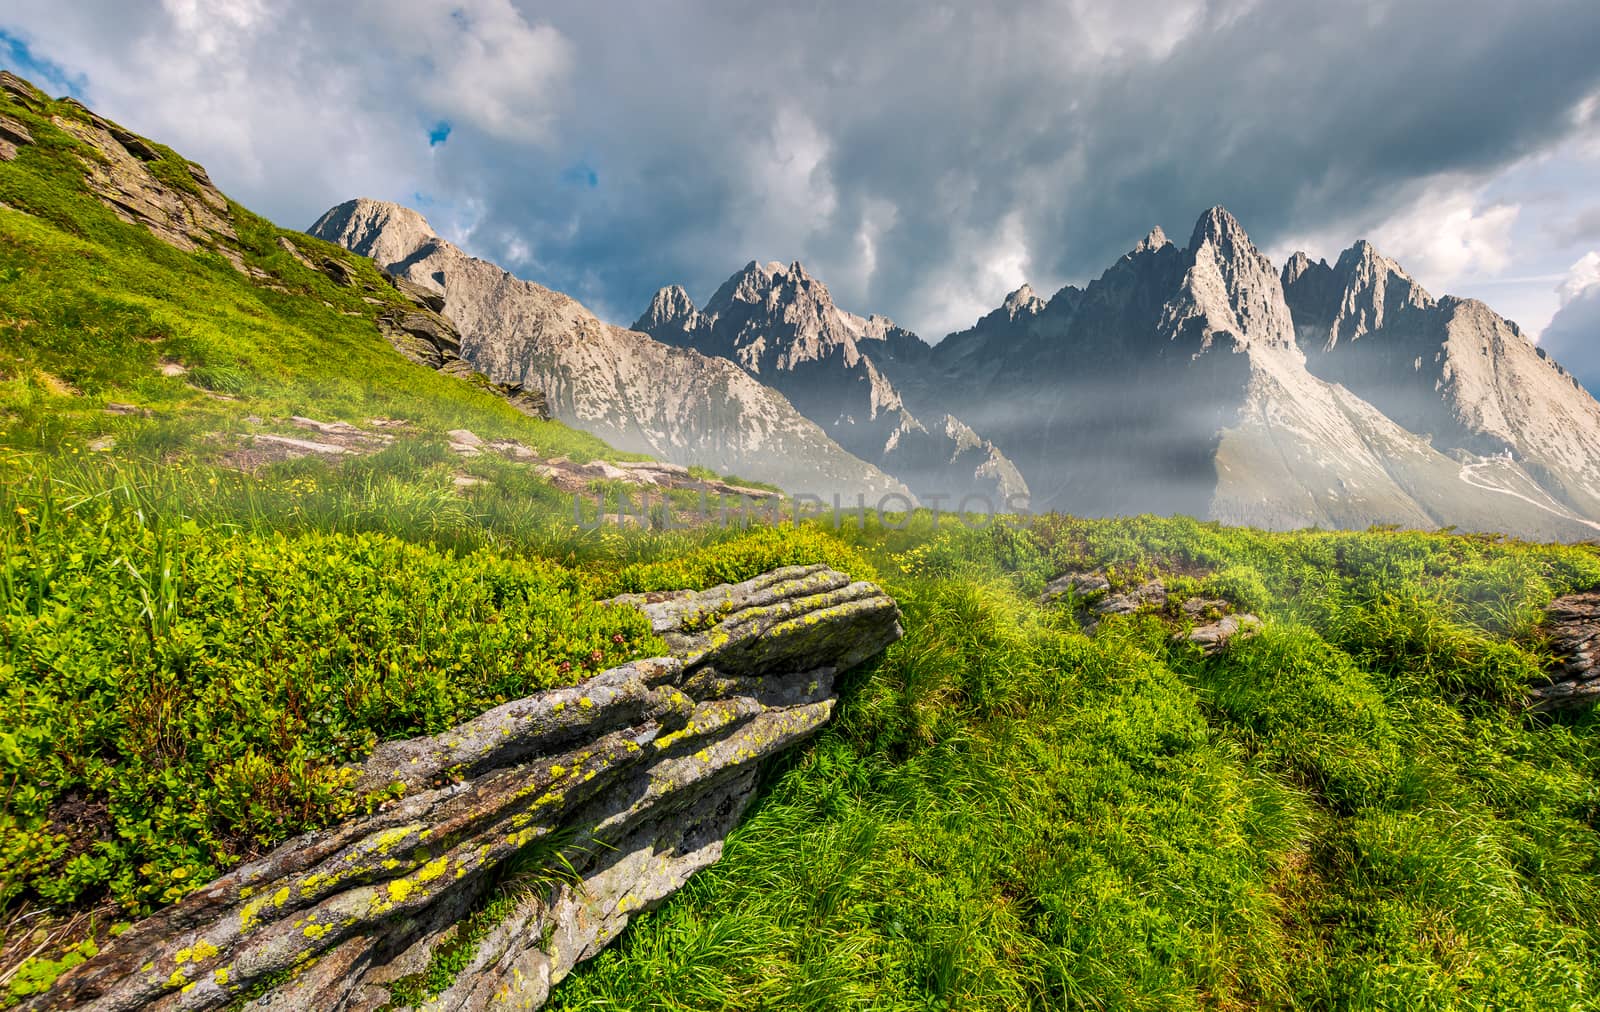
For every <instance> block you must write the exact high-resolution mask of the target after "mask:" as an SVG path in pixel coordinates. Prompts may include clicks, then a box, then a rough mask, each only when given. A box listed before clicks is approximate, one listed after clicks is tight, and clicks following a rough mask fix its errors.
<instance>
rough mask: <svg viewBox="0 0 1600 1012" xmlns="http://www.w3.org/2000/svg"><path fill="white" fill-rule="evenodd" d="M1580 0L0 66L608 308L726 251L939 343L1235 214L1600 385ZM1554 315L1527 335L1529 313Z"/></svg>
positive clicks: (708, 25)
mask: <svg viewBox="0 0 1600 1012" xmlns="http://www.w3.org/2000/svg"><path fill="white" fill-rule="evenodd" d="M1596 38H1600V3H1595V2H1594V0H1525V2H1519V3H1507V2H1505V0H1406V2H1398V0H1396V2H1381V0H1369V2H1357V0H1341V2H1335V3H1307V2H1301V0H1259V2H1252V0H1220V2H1214V3H1204V2H1187V0H1082V2H1055V3H1046V2H1028V0H999V2H994V0H991V2H986V3H982V4H965V5H952V4H941V3H935V2H930V0H915V2H902V0H882V2H877V3H872V4H861V3H855V2H833V0H809V2H808V0H790V2H785V3H760V4H756V3H720V2H709V0H675V2H659V0H635V2H633V3H628V4H624V3H595V2H593V0H543V2H539V3H533V2H526V0H456V2H455V3H428V2H423V0H383V2H378V0H345V2H341V3H338V4H326V3H320V2H312V0H298V2H286V0H73V2H71V3H63V2H61V0H10V2H8V3H7V4H6V6H5V9H4V11H3V12H0V64H6V65H9V66H11V67H13V68H15V69H18V70H19V71H21V72H23V73H24V74H26V75H27V76H30V77H32V78H34V79H35V80H36V81H38V82H39V83H41V84H43V85H44V86H46V87H47V88H48V89H49V90H52V91H55V92H57V93H65V92H71V93H74V94H76V95H78V96H79V97H81V98H83V99H84V100H85V101H87V102H88V103H89V104H91V105H92V106H94V107H95V108H96V109H98V110H99V111H101V112H103V113H105V114H107V115H109V116H111V117H112V118H114V119H117V120H120V121H122V122H123V123H125V124H127V125H128V126H131V127H133V128H135V129H137V130H139V131H140V132H143V133H146V134H149V135H151V136H154V137H156V138H158V139H160V140H163V141H166V142H167V143H169V144H171V145H172V146H174V147H176V148H178V149H179V150H181V151H182V152H184V153H185V154H186V155H188V156H189V157H191V158H194V159H196V160H198V161H201V162H203V163H204V164H205V165H206V166H207V167H208V168H209V169H210V171H211V175H212V177H213V178H214V179H215V180H216V181H217V182H218V183H219V185H221V186H222V187H223V188H224V189H225V190H227V191H228V192H229V193H230V194H231V195H233V196H234V197H235V198H237V199H239V200H241V201H242V202H244V203H245V204H247V205H248V206H251V207H252V208H254V209H256V210H258V211H260V212H262V213H265V214H267V215H269V216H270V217H272V218H273V219H275V220H276V221H278V222H279V223H281V224H284V225H288V226H294V227H304V226H306V225H308V224H309V223H310V222H311V221H312V220H313V219H314V218H315V217H316V216H317V215H318V214H319V213H321V212H322V211H323V210H325V209H326V208H327V207H329V206H330V205H332V204H334V203H337V202H339V201H341V200H344V199H346V198H348V197H351V196H358V195H361V196H371V197H380V198H386V199H392V200H398V201H402V202H405V203H408V204H411V205H413V206H417V207H419V208H420V209H421V210H423V211H424V212H425V213H426V214H427V215H428V216H429V218H430V220H431V221H432V222H433V224H434V226H435V228H436V229H437V230H438V231H439V232H441V234H443V235H445V236H446V237H447V238H451V239H454V240H456V241H457V242H459V243H461V244H462V245H464V246H465V247H467V248H468V249H469V250H471V251H472V252H474V253H477V254H479V255H482V256H485V257H488V258H490V259H494V260H497V261H499V262H500V263H502V264H503V265H504V266H506V267H508V268H510V269H511V270H513V271H514V272H516V273H518V274H521V275H523V276H525V277H530V278H533V279H534V280H537V281H540V282H543V283H545V284H548V285H551V286H553V287H556V288H559V289H562V290H565V291H567V292H570V293H572V294H574V295H576V296H578V297H579V298H580V299H582V300H583V301H585V302H587V303H588V304H589V305H590V306H591V307H592V308H594V309H595V310H596V311H597V312H598V313H600V315H602V316H604V317H606V318H607V319H610V320H612V321H613V322H620V323H628V322H631V321H632V320H633V318H634V317H636V316H637V315H638V314H639V312H640V311H642V309H643V308H644V306H645V304H646V303H647V301H648V299H649V296H650V294H651V293H652V292H653V291H654V290H655V289H656V288H657V287H659V286H660V285H663V284H667V283H672V282H679V283H682V284H684V285H685V286H686V287H687V288H688V289H689V291H690V293H691V294H692V295H693V296H695V297H696V298H697V299H704V298H705V297H706V296H707V295H708V294H709V293H710V292H711V291H712V290H713V289H714V288H715V287H716V285H717V284H718V283H719V282H720V281H721V280H722V279H723V278H725V277H726V276H727V275H728V274H730V273H731V272H732V271H733V270H735V269H736V268H737V267H739V266H740V265H742V264H743V263H745V262H746V261H748V260H750V259H762V260H772V259H776V260H784V261H788V260H794V259H801V260H804V261H805V262H806V264H807V266H808V267H809V268H810V269H811V270H812V272H813V273H814V274H817V275H818V276H820V277H822V278H823V279H824V280H825V281H827V282H828V283H829V285H830V287H831V288H833V290H834V292H835V296H836V298H837V299H838V301H839V302H840V303H841V304H843V305H844V306H845V307H846V308H849V309H852V310H855V311H857V312H881V313H886V314H888V315H890V316H893V317H894V318H895V319H896V320H898V321H900V322H901V323H903V324H905V325H907V326H909V327H911V328H913V329H915V330H917V331H918V332H920V333H923V334H924V335H925V336H928V337H930V338H937V337H938V336H940V335H943V334H944V333H946V332H948V331H950V330H951V329H954V328H958V327H963V326H966V325H968V324H970V323H971V322H972V321H973V320H974V319H975V318H976V317H977V316H979V315H980V314H981V313H983V312H985V311H986V310H988V309H989V308H992V307H993V306H995V305H997V304H998V303H999V301H1000V300H1001V299H1002V298H1003V297H1004V295H1005V294H1006V292H1008V291H1009V290H1011V289H1012V288H1015V287H1016V286H1017V285H1019V284H1020V283H1022V282H1023V281H1029V282H1031V283H1032V284H1033V285H1034V287H1035V288H1037V289H1039V290H1041V292H1049V291H1053V290H1054V289H1055V288H1056V287H1058V286H1060V285H1061V284H1063V283H1065V282H1069V281H1074V282H1082V281H1084V280H1087V279H1088V278H1091V277H1093V276H1095V275H1097V274H1098V273H1099V272H1100V271H1101V270H1102V269H1103V268H1104V267H1105V266H1107V265H1108V264H1109V263H1110V262H1111V261H1112V260H1113V259H1114V258H1115V257H1116V256H1117V255H1118V254H1119V253H1121V252H1123V251H1125V250H1127V249H1128V248H1130V247H1131V246H1132V245H1133V244H1134V243H1135V242H1136V241H1137V240H1138V239H1139V238H1140V237H1141V236H1142V235H1143V234H1144V233H1145V232H1146V231H1148V229H1149V228H1150V226H1151V225H1154V224H1160V225H1162V226H1163V227H1165V228H1166V230H1167V231H1168V232H1169V233H1171V234H1172V235H1173V236H1174V238H1176V239H1179V240H1180V241H1181V240H1182V238H1183V237H1186V236H1187V235H1188V233H1189V230H1190V228H1191V226H1192V223H1193V221H1194V220H1195V218H1196V217H1198V216H1199V214H1200V213H1201V211H1203V210H1204V209H1205V208H1207V207H1209V206H1210V205H1212V204H1219V203H1220V204H1224V205H1226V206H1227V207H1229V208H1230V209H1231V210H1232V211H1233V212H1234V213H1235V214H1236V215H1237V216H1238V217H1239V218H1240V220H1241V221H1242V222H1243V223H1244V225H1245V227H1246V228H1247V229H1248V230H1249V231H1250V233H1251V235H1252V237H1253V238H1254V239H1255V241H1256V243H1257V244H1258V245H1259V246H1261V247H1262V248H1263V249H1265V250H1266V251H1267V252H1268V253H1269V254H1270V255H1272V256H1273V257H1274V258H1275V259H1277V260H1279V261H1281V260H1282V258H1283V257H1284V256H1285V255H1286V254H1287V253H1288V252H1291V251H1292V250H1293V249H1295V248H1300V247H1304V248H1307V249H1309V250H1310V251H1311V252H1312V253H1313V254H1314V255H1317V256H1327V257H1329V258H1330V259H1331V258H1333V257H1334V256H1336V255H1337V254H1338V252H1339V250H1340V249H1341V248H1343V247H1345V246H1347V245H1349V243H1350V242H1351V241H1353V240H1355V239H1356V238H1359V237H1367V238H1370V239H1372V240H1373V241H1374V242H1375V243H1377V245H1378V247H1379V248H1380V249H1381V250H1382V251H1383V252H1385V253H1387V254H1389V255H1390V256H1393V257H1395V258H1397V259H1399V260H1400V261H1401V263H1402V264H1404V265H1405V266H1406V267H1407V268H1408V269H1409V270H1410V271H1411V272H1412V273H1413V274H1415V275H1416V276H1418V277H1419V278H1420V279H1421V280H1422V282H1423V283H1424V284H1425V285H1426V286H1427V287H1428V288H1429V289H1430V290H1432V291H1433V292H1434V293H1435V294H1442V293H1445V292H1450V293H1454V294H1461V295H1472V296H1477V297H1479V298H1482V299H1484V300H1485V301H1487V302H1489V303H1490V304H1491V305H1493V306H1494V307H1496V308H1497V309H1499V310H1500V311H1501V312H1503V313H1504V314H1506V315H1508V316H1510V317H1511V318H1513V319H1515V320H1516V321H1518V322H1519V323H1520V324H1522V326H1523V327H1524V329H1525V330H1527V331H1528V332H1529V333H1530V335H1533V336H1537V335H1540V334H1541V333H1542V332H1544V331H1545V330H1546V328H1547V327H1548V328H1549V337H1548V338H1547V339H1546V340H1547V342H1548V343H1550V344H1551V345H1552V346H1556V347H1558V351H1559V354H1560V355H1561V357H1563V359H1564V360H1568V361H1569V363H1570V364H1572V365H1573V366H1574V367H1575V368H1576V369H1577V370H1579V371H1580V373H1581V372H1583V371H1584V370H1586V369H1587V371H1588V372H1589V373H1590V374H1592V375H1595V376H1596V377H1597V378H1600V252H1596V251H1600V58H1597V56H1596V51H1595V48H1594V40H1595V39H1596ZM1553 318H1554V320H1555V322H1554V324H1552V322H1551V321H1552V319H1553Z"/></svg>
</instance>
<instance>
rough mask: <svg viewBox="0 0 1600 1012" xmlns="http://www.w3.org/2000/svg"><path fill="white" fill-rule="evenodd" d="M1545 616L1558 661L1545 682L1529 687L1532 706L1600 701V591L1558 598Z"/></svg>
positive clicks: (1559, 707)
mask: <svg viewBox="0 0 1600 1012" xmlns="http://www.w3.org/2000/svg"><path fill="white" fill-rule="evenodd" d="M1545 619H1546V631H1547V632H1548V633H1549V635H1550V646H1551V648H1552V650H1553V652H1554V653H1555V655H1556V658H1557V660H1556V663H1555V665H1554V666H1553V667H1552V668H1551V670H1550V671H1549V672H1548V673H1547V681H1546V682H1545V684H1542V685H1536V686H1534V687H1533V688H1531V689H1530V690H1529V696H1530V697H1531V700H1530V707H1531V708H1532V709H1533V710H1536V711H1540V712H1549V711H1552V710H1567V709H1573V708H1576V707H1580V706H1588V705H1589V704H1591V703H1594V702H1595V701H1596V700H1600V592H1590V593H1587V594H1572V595H1570V596H1568V597H1562V598H1557V599H1556V600H1555V601H1553V602H1551V604H1550V607H1549V608H1548V609H1547V610H1546V612H1545Z"/></svg>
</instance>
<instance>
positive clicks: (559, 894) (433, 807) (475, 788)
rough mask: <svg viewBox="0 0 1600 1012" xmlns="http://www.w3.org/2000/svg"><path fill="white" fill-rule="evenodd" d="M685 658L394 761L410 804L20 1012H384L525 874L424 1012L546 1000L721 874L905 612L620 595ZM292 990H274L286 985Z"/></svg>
mask: <svg viewBox="0 0 1600 1012" xmlns="http://www.w3.org/2000/svg"><path fill="white" fill-rule="evenodd" d="M620 600H623V601H626V602H627V603H630V604H633V605H635V606H637V607H639V608H641V609H643V610H644V611H645V612H646V614H648V615H649V616H650V618H651V620H652V625H653V626H654V627H655V629H656V630H657V631H658V632H659V633H660V634H661V635H663V636H664V637H665V638H666V639H667V641H668V642H669V643H670V644H672V646H673V651H674V653H673V656H670V657H663V658H657V659H654V660H648V661H638V662H634V663H631V664H626V665H623V666H622V667H620V668H615V669H612V670H610V671H607V672H604V673H602V674H600V675H597V676H595V677H594V678H591V679H589V680H588V681H586V682H583V683H581V684H579V685H576V686H573V687H570V688H564V689H556V690H552V691H549V692H544V693H539V694H537V695H534V696H531V697H528V698H526V699H522V700H517V701H515V702H512V703H508V704H505V705H504V706H501V707H498V708H496V709H495V710H491V711H490V712H488V713H485V714H483V715H482V716H480V717H477V718H475V719H474V720H471V721H468V722H467V723H465V724H463V725H461V726H459V727H457V728H454V729H452V730H451V731H448V732H445V733H444V734H441V735H437V736H434V737H430V738H423V739H418V740H414V741H408V742H396V743H389V744H385V745H383V746H381V747H380V748H379V749H378V750H377V751H376V752H375V753H374V754H373V756H372V757H371V758H370V759H369V760H368V761H367V762H366V763H365V764H363V766H362V767H361V768H360V769H358V770H357V771H355V772H356V776H357V778H358V783H359V785H360V786H362V787H366V788H379V787H384V786H387V785H390V784H395V783H399V784H403V785H405V787H406V788H407V790H406V794H405V797H404V800H401V801H397V802H391V803H389V804H388V805H386V806H385V807H384V808H382V809H380V810H379V811H378V812H377V813H375V814H373V815H370V816H367V817H364V818H359V819H355V820H353V821H351V822H348V823H346V824H344V825H341V826H338V827H335V828H333V829H330V830H326V831H323V832H320V833H312V834H308V835H306V836H303V837H300V838H298V839H296V840H292V841H290V842H288V843H286V844H284V845H283V846H281V847H279V848H278V849H277V850H275V851H273V852H272V853H271V854H268V855H267V856H266V857H264V858H262V859H260V860H258V861H254V862H251V863H250V864H247V865H244V866H241V867H239V868H237V869H235V870H234V871H232V872H230V873H229V874H228V875H225V876H223V877H222V878H220V879H218V880H217V881H215V882H213V883H211V884H210V885H209V886H207V887H206V888H204V889H202V890H200V891H199V892H197V893H194V894H192V895H191V896H189V897H188V898H187V899H185V900H183V901H182V902H180V903H179V904H177V905H176V906H174V907H171V908H169V909H167V910H164V911H162V912H160V913H158V914H156V915H155V916H153V917H150V918H147V919H146V920H144V921H142V922H140V923H138V924H136V925H134V926H133V927H132V928H131V929H129V930H128V931H127V932H125V933H124V934H122V935H121V936H119V937H118V938H117V939H116V940H115V941H114V942H113V943H112V944H111V945H109V946H108V947H107V948H106V949H105V950H103V951H102V952H101V953H100V954H99V955H98V956H96V957H95V958H94V959H92V960H90V961H89V962H87V963H85V964H83V965H81V966H79V967H76V968H74V969H73V970H71V971H69V972H68V973H66V974H64V975H63V976H62V977H61V978H60V979H59V980H58V981H57V982H56V985H55V987H54V988H53V989H52V990H51V991H49V992H48V993H46V994H44V995H42V996H39V997H37V998H34V999H32V1000H31V1001H30V1002H28V1003H26V1004H25V1005H24V1006H22V1007H23V1008H26V1009H65V1008H75V1009H87V1010H95V1012H102V1010H132V1009H152V1010H159V1012H166V1010H179V1009H183V1010H189V1009H212V1008H220V1007H223V1006H226V1005H228V1004H230V1003H231V1002H233V1001H235V1000H236V999H237V997H238V996H239V995H240V994H241V993H243V992H245V991H246V990H248V989H250V988H251V987H252V985H255V984H257V983H258V982H263V981H267V982H272V983H270V985H269V986H267V989H266V993H265V995H263V996H262V997H261V998H260V999H259V1000H258V1003H259V1005H260V1006H262V1007H268V1008H279V1009H313V1008H314V1009H319V1010H329V1012H342V1010H357V1009H360V1010H371V1009H376V1008H378V1007H380V1006H382V1005H384V1004H385V1003H387V1002H388V1001H389V999H390V992H389V987H388V985H390V984H391V983H392V982H394V981H396V980H398V979H399V978H401V977H404V976H406V975H409V974H414V973H417V972H419V971H421V970H422V969H423V968H424V967H425V966H426V965H427V963H428V960H429V958H430V955H431V953H432V951H433V949H434V947H435V946H437V945H439V944H441V942H443V941H444V940H446V939H447V938H449V937H450V933H451V932H452V931H453V930H454V927H455V925H456V924H457V922H459V921H460V920H461V919H462V918H463V917H464V916H465V915H466V914H468V913H469V912H470V911H472V910H474V909H476V908H477V907H478V906H479V905H480V904H481V903H482V902H484V900H485V899H486V897H488V896H489V895H490V894H491V892H492V891H493V890H494V889H495V888H496V887H497V885H498V884H499V878H500V876H502V875H503V874H504V872H505V869H506V868H507V867H508V866H509V865H511V864H512V863H513V862H516V861H518V860H519V859H520V860H522V861H528V860H535V859H537V861H536V863H538V864H540V866H541V868H552V869H553V868H560V869H563V873H562V874H559V875H554V876H551V875H544V876H542V877H541V876H536V877H535V878H533V879H531V880H530V883H531V884H529V885H528V886H527V887H526V888H525V889H524V890H523V891H522V893H521V894H520V895H521V898H520V900H519V901H518V902H517V904H516V906H515V909H514V910H513V911H512V913H511V914H510V915H509V916H508V917H507V918H506V919H505V920H503V921H502V922H500V923H499V924H498V925H496V926H494V928H493V929H492V930H491V932H490V934H489V936H488V937H487V938H486V939H485V940H484V941H483V942H482V943H481V944H480V945H479V946H478V948H477V951H476V953H475V955H474V956H473V959H472V962H471V964H470V965H469V966H467V968H466V969H465V970H464V971H462V972H461V973H460V974H458V975H457V977H456V978H455V980H454V982H453V983H452V984H451V985H450V986H449V987H447V988H446V989H445V990H444V991H443V993H441V994H440V995H439V996H438V998H437V999H436V1001H434V1002H432V1003H430V1004H429V1006H428V1007H429V1008H431V1009H440V1010H462V1012H466V1010H472V1012H478V1010H484V1009H528V1008H538V1007H539V1006H540V1005H542V1004H543V1003H544V1001H545V999H546V998H547V996H548V994H549V990H550V988H551V987H552V986H553V985H554V984H555V983H556V982H558V981H559V980H560V979H561V978H562V977H564V976H565V975H566V974H567V972H568V971H570V970H571V968H572V966H573V965H574V964H575V963H577V962H578V961H580V960H583V959H587V958H589V957H590V956H592V955H594V954H595V953H596V952H598V951H599V950H600V949H601V948H603V947H604V946H605V945H606V944H607V943H608V942H610V941H611V940H612V939H613V938H615V937H616V935H617V934H618V933H620V932H621V931H622V929H623V928H624V927H625V926H626V925H627V923H628V921H629V919H630V918H631V917H632V916H633V915H634V914H636V913H638V912H640V911H642V910H647V909H649V908H650V907H652V906H654V905H655V904H657V903H659V902H660V901H661V900H662V899H663V898H665V897H666V896H668V895H670V894H671V893H672V892H674V891H675V890H676V889H678V888H679V887H680V886H681V885H682V884H683V883H684V882H685V881H686V880H687V879H688V877H689V876H690V875H692V874H693V873H694V872H695V871H696V870H698V869H700V868H702V867H705V866H706V865H708V864H711V863H713V862H715V861H716V860H717V858H718V857H719V856H720V855H721V847H722V840H723V837H724V836H725V835H726V834H727V832H728V831H729V830H730V829H731V828H732V827H733V825H734V824H735V823H736V822H737V821H738V819H739V817H740V815H741V814H742V813H743V811H744V809H745V807H746V806H747V805H748V804H749V802H750V800H751V797H752V793H753V790H754V785H755V770H756V767H757V764H759V763H760V762H761V761H762V760H763V759H765V758H766V757H768V756H771V755H774V754H776V753H778V752H780V751H782V750H783V749H785V748H788V747H790V746H792V745H794V744H795V743H797V742H799V741H802V740H804V739H805V738H807V737H809V736H810V735H812V734H814V733H815V732H816V730H817V729H818V728H819V727H821V725H822V724H823V723H824V722H826V720H827V719H828V717H829V716H830V714H831V713H832V710H833V705H834V701H835V697H834V690H833V686H834V681H835V679H836V677H837V676H838V674H839V673H840V672H842V671H843V670H845V669H847V668H849V667H851V666H853V665H855V664H858V663H860V662H861V661H863V660H865V659H867V658H868V657H870V656H872V655H873V654H875V653H877V652H878V651H880V650H882V649H883V648H884V647H886V646H887V645H888V644H890V643H892V642H893V641H894V640H896V639H897V638H899V636H900V635H901V628H900V621H899V620H900V615H899V610H898V609H897V608H896V606H895V603H894V601H893V600H892V599H890V598H888V597H887V596H885V595H884V594H883V593H882V592H881V591H879V590H878V589H877V588H876V587H873V586H872V585H871V584H866V583H853V582H851V580H850V579H849V577H847V576H845V575H844V574H841V573H837V572H834V571H832V570H830V569H827V568H826V567H823V566H808V567H791V568H789V569H783V570H778V571H775V572H773V573H769V574H767V575H766V576H763V577H759V578H757V579H755V580H751V581H748V582H746V583H742V584H735V585H730V586H722V587H717V588H714V589H712V590H708V591H704V592H699V593H694V592H681V593H664V594H647V595H633V596H630V597H627V598H623V599H620ZM285 974H286V975H287V977H286V978H281V977H280V975H285Z"/></svg>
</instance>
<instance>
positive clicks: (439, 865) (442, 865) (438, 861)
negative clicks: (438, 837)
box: [417, 857, 450, 882]
mask: <svg viewBox="0 0 1600 1012" xmlns="http://www.w3.org/2000/svg"><path fill="white" fill-rule="evenodd" d="M449 867H450V858H449V857H440V858H435V859H434V860H432V861H429V862H428V863H427V864H425V865H423V866H422V870H421V871H419V872H417V881H418V882H432V881H433V880H434V879H436V878H438V877H439V876H440V875H443V874H444V873H445V871H446V870H447V869H448V868H449Z"/></svg>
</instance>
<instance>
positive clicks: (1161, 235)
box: [1133, 225, 1172, 255]
mask: <svg viewBox="0 0 1600 1012" xmlns="http://www.w3.org/2000/svg"><path fill="white" fill-rule="evenodd" d="M1171 245H1172V240H1170V239H1168V238H1167V233H1166V232H1164V231H1162V229H1161V226H1160V225H1157V226H1156V227H1155V228H1152V229H1151V230H1150V234H1149V235H1147V236H1145V237H1144V238H1143V239H1141V240H1139V245H1137V246H1135V247H1134V248H1133V252H1134V254H1135V255H1138V254H1140V253H1148V252H1150V251H1151V250H1158V249H1161V248H1162V247H1163V246H1171Z"/></svg>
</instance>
